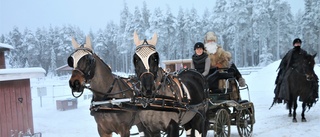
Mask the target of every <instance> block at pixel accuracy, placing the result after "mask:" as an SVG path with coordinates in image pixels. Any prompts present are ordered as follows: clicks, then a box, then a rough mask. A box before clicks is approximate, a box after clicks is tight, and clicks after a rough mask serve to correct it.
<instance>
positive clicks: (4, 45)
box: [0, 43, 14, 49]
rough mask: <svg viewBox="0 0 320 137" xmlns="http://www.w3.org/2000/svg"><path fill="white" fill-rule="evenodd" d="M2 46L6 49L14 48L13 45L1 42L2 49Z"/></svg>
mask: <svg viewBox="0 0 320 137" xmlns="http://www.w3.org/2000/svg"><path fill="white" fill-rule="evenodd" d="M1 48H6V49H14V48H13V47H12V46H11V45H8V44H4V43H0V49H1Z"/></svg>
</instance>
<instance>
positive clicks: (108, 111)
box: [68, 37, 138, 137]
mask: <svg viewBox="0 0 320 137" xmlns="http://www.w3.org/2000/svg"><path fill="white" fill-rule="evenodd" d="M72 45H73V46H74V48H75V52H74V53H72V54H71V55H70V57H69V58H68V64H69V66H70V67H73V68H74V70H73V71H72V76H71V78H70V80H69V86H70V88H71V89H72V94H74V92H79V93H82V92H83V90H84V89H85V88H88V89H90V90H91V91H92V92H93V99H92V105H91V108H90V110H91V115H92V116H93V117H94V118H95V121H96V123H97V127H98V132H99V135H100V136H101V137H111V136H112V132H115V133H117V134H120V135H121V137H129V136H130V128H131V126H132V125H134V124H137V123H138V122H137V121H136V120H137V119H136V116H137V111H136V110H135V109H134V108H132V109H130V105H129V106H128V107H126V109H123V108H124V106H125V105H128V104H129V103H128V102H130V101H131V98H132V97H133V96H134V94H133V90H132V85H130V84H131V83H130V82H128V81H127V80H126V79H123V78H121V77H119V76H116V75H114V74H112V72H111V69H110V67H109V66H108V65H106V64H105V63H104V62H103V61H102V60H101V59H100V58H99V57H98V56H97V55H96V54H95V53H93V51H92V47H91V42H90V38H89V37H87V38H86V43H85V44H84V45H81V46H80V45H79V44H78V43H77V42H76V41H75V40H74V38H73V39H72ZM128 108H129V109H128Z"/></svg>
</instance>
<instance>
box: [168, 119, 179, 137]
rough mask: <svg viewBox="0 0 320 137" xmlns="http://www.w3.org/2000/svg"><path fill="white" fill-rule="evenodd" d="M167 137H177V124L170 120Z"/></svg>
mask: <svg viewBox="0 0 320 137" xmlns="http://www.w3.org/2000/svg"><path fill="white" fill-rule="evenodd" d="M167 134H168V136H167V137H178V136H179V124H178V123H177V122H175V121H174V120H172V119H171V121H170V123H169V125H168V128H167Z"/></svg>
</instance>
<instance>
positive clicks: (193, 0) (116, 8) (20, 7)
mask: <svg viewBox="0 0 320 137" xmlns="http://www.w3.org/2000/svg"><path fill="white" fill-rule="evenodd" d="M124 1H126V3H127V5H128V7H129V10H130V11H131V13H133V10H134V8H135V7H136V6H138V7H139V8H140V9H141V7H142V3H143V1H146V3H147V6H148V9H149V10H150V12H151V13H152V12H153V9H154V8H156V7H160V8H161V9H162V10H164V11H165V10H166V7H167V5H168V6H169V7H170V8H171V11H172V13H173V14H174V15H175V16H176V15H177V13H178V10H179V8H180V7H183V9H186V8H188V9H191V8H192V7H194V8H196V9H197V10H198V14H199V15H202V13H203V11H204V9H205V8H208V9H211V8H212V7H214V5H215V1H216V0H112V1H106V0H94V2H93V1H89V0H54V1H45V0H22V1H21V0H0V34H7V33H8V32H9V31H11V30H12V29H13V27H14V26H17V27H18V28H19V30H20V31H23V30H24V29H25V28H26V27H27V28H29V29H31V30H32V31H35V30H36V28H42V27H46V28H48V27H49V26H50V25H52V26H53V27H55V26H62V25H69V24H70V25H74V26H78V27H79V28H80V29H81V30H83V31H84V32H85V33H88V32H89V31H90V29H91V30H92V31H93V32H95V31H97V30H98V29H104V28H105V26H106V24H107V23H108V22H109V21H113V22H114V23H116V24H118V23H119V21H120V12H121V10H122V9H123V5H124ZM286 1H288V2H289V3H290V5H291V7H292V11H293V13H296V12H297V11H298V10H299V9H301V10H303V9H304V0H286Z"/></svg>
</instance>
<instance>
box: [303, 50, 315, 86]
mask: <svg viewBox="0 0 320 137" xmlns="http://www.w3.org/2000/svg"><path fill="white" fill-rule="evenodd" d="M316 55H317V54H314V55H310V54H307V55H306V56H305V57H304V60H303V64H302V68H303V71H304V74H305V76H306V78H307V80H308V81H313V80H314V79H315V76H314V70H313V68H314V65H315V61H314V58H315V57H316Z"/></svg>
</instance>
